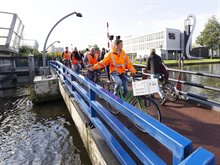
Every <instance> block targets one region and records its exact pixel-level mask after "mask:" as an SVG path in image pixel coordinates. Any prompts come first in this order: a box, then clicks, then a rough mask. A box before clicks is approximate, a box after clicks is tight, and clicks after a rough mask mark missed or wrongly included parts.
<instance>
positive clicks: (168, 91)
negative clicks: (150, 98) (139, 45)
mask: <svg viewBox="0 0 220 165" xmlns="http://www.w3.org/2000/svg"><path fill="white" fill-rule="evenodd" d="M142 74H143V75H144V76H147V78H148V77H150V78H151V74H149V73H144V71H143V70H142ZM158 80H159V81H158V82H159V86H160V88H161V89H162V90H163V92H164V94H165V98H166V99H167V100H169V101H171V102H175V101H176V100H177V98H178V92H177V90H176V88H175V86H174V85H173V84H172V83H171V82H169V81H166V80H165V78H164V77H163V75H161V76H160V77H159V79H158Z"/></svg>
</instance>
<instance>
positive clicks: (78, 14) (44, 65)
mask: <svg viewBox="0 0 220 165" xmlns="http://www.w3.org/2000/svg"><path fill="white" fill-rule="evenodd" d="M73 14H76V16H77V17H82V14H81V13H77V12H73V13H70V14H68V15H66V16H64V17H63V18H61V19H60V20H59V21H58V22H57V23H56V24H55V25H54V26H53V27H52V29H51V30H50V32H49V33H48V35H47V37H46V40H45V42H44V49H43V54H42V58H43V70H44V76H46V58H45V56H46V47H47V41H48V38H49V37H50V34H51V32H52V31H53V30H54V28H55V27H56V26H57V25H58V24H59V23H60V22H61V21H63V20H64V19H65V18H67V17H69V16H71V15H73Z"/></svg>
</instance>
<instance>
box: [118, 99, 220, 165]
mask: <svg viewBox="0 0 220 165" xmlns="http://www.w3.org/2000/svg"><path fill="white" fill-rule="evenodd" d="M157 100H158V105H159V108H160V110H161V116H162V120H161V122H162V123H163V124H165V125H166V126H168V127H170V128H171V129H173V130H174V131H176V132H178V133H180V134H181V135H183V136H185V137H186V138H188V139H190V140H192V141H193V148H199V147H200V146H202V147H204V148H205V149H207V150H209V151H211V152H213V153H214V154H215V156H216V164H220V143H219V140H218V139H219V137H220V112H218V111H214V110H211V109H210V108H209V107H206V106H205V105H201V104H198V103H196V102H193V101H187V100H177V101H176V102H169V101H167V102H166V104H165V105H164V106H162V105H160V104H159V99H157ZM115 117H117V118H118V119H119V120H120V121H121V122H122V123H123V124H125V125H127V128H129V130H131V131H132V132H133V133H134V134H135V135H137V137H139V138H140V139H141V140H142V141H143V142H144V143H145V144H147V145H148V147H149V148H150V149H152V150H153V151H154V152H155V153H157V155H158V156H159V157H160V158H162V159H163V160H165V162H166V163H168V164H172V156H171V153H170V152H169V150H167V149H166V148H165V147H164V146H163V145H161V144H160V143H159V142H158V141H157V140H155V139H154V138H153V137H151V136H150V135H148V134H147V133H143V132H141V131H140V130H139V129H137V127H136V126H135V125H134V123H132V122H131V121H130V120H128V118H127V117H126V116H124V115H123V114H121V113H119V114H118V115H115ZM149 141H150V143H149Z"/></svg>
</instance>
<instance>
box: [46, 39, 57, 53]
mask: <svg viewBox="0 0 220 165" xmlns="http://www.w3.org/2000/svg"><path fill="white" fill-rule="evenodd" d="M55 43H60V41H54V42H53V43H52V44H50V45H49V46H48V47H47V49H46V52H47V50H48V49H49V48H50V47H51V46H52V45H53V44H55Z"/></svg>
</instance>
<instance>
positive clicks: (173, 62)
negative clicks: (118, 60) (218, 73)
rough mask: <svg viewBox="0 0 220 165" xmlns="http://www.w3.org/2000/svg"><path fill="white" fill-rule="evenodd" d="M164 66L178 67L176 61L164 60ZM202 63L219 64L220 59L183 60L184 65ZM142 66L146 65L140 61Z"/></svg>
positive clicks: (136, 62) (137, 62)
mask: <svg viewBox="0 0 220 165" xmlns="http://www.w3.org/2000/svg"><path fill="white" fill-rule="evenodd" d="M164 63H165V64H166V65H178V61H177V60H164ZM204 63H220V59H199V60H197V59H195V60H184V64H188V65H189V64H204ZM134 64H140V62H139V61H135V62H134ZM142 65H146V62H145V61H142Z"/></svg>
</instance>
